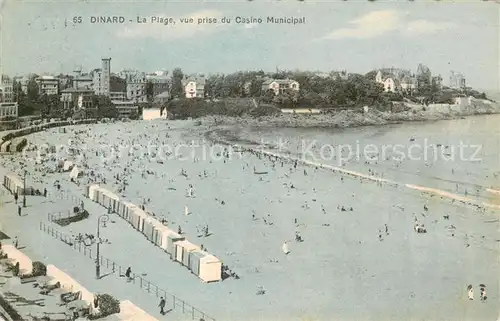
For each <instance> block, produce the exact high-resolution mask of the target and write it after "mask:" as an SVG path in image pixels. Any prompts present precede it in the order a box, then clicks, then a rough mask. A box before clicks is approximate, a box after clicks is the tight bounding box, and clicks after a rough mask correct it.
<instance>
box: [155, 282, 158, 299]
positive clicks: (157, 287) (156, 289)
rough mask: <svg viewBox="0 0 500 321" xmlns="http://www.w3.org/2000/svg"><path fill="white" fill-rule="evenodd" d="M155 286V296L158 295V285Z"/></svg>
mask: <svg viewBox="0 0 500 321" xmlns="http://www.w3.org/2000/svg"><path fill="white" fill-rule="evenodd" d="M155 287H156V297H158V286H156V285H155Z"/></svg>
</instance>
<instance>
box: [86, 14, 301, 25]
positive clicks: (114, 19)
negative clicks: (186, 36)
mask: <svg viewBox="0 0 500 321" xmlns="http://www.w3.org/2000/svg"><path fill="white" fill-rule="evenodd" d="M90 23H92V24H125V23H140V24H142V23H151V24H163V25H175V24H177V23H179V24H198V25H200V24H229V23H235V24H263V23H267V24H292V25H296V24H305V23H306V17H295V16H286V17H283V16H268V17H252V16H250V17H243V16H236V17H203V18H200V17H197V18H191V17H185V18H173V17H156V16H153V17H141V16H137V17H136V19H135V20H133V19H127V18H125V17H123V16H92V17H90Z"/></svg>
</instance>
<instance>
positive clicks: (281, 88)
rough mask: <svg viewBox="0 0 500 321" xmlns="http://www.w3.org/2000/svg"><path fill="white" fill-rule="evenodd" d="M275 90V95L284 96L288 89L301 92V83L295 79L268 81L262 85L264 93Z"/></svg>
mask: <svg viewBox="0 0 500 321" xmlns="http://www.w3.org/2000/svg"><path fill="white" fill-rule="evenodd" d="M270 89H271V90H273V91H274V94H275V95H278V94H282V93H283V92H285V91H286V90H287V89H291V90H295V91H299V89H300V87H299V83H298V82H297V81H295V80H293V79H268V80H266V81H264V82H263V83H262V92H267V91H268V90H270Z"/></svg>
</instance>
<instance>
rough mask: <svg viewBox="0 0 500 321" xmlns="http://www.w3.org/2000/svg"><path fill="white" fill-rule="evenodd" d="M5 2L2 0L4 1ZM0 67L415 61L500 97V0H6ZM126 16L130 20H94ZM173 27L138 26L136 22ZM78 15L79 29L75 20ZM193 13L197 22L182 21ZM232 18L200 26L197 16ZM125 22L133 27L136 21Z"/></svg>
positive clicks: (210, 67) (50, 69)
mask: <svg viewBox="0 0 500 321" xmlns="http://www.w3.org/2000/svg"><path fill="white" fill-rule="evenodd" d="M1 2H2V0H0V3H1ZM1 8H2V9H1V10H2V23H1V29H0V30H1V34H2V41H1V55H0V57H1V61H0V62H1V66H2V69H3V72H4V73H5V74H8V75H11V76H14V75H21V74H27V73H57V74H58V73H61V72H62V73H70V72H71V71H72V70H74V69H75V67H77V66H81V67H82V68H83V70H84V71H90V70H91V69H94V68H99V67H100V59H101V58H103V57H111V58H112V60H111V69H112V72H119V71H120V70H122V69H125V68H130V69H138V70H142V71H146V72H153V71H157V70H172V69H173V68H175V67H180V68H182V69H183V71H184V72H185V73H195V72H200V73H205V74H208V73H212V72H223V73H230V72H235V71H238V70H261V69H262V70H264V71H274V70H276V68H279V69H301V70H318V71H331V70H341V69H346V70H347V71H348V72H354V73H366V72H368V71H370V70H373V69H377V68H382V67H400V68H405V69H411V70H412V71H414V72H415V71H416V68H417V66H418V64H419V63H423V64H425V65H427V66H428V67H429V68H430V69H431V71H432V73H433V74H435V75H437V74H440V75H442V77H443V79H444V84H445V85H446V84H447V83H448V80H449V74H450V71H451V70H454V71H457V72H461V73H463V74H464V75H465V77H466V79H467V83H468V85H470V86H472V87H475V88H480V89H484V90H495V91H498V90H499V76H500V65H499V61H500V60H499V59H500V54H499V52H500V50H499V46H500V41H499V16H500V15H499V13H500V10H499V9H500V4H498V3H495V2H492V1H489V2H484V1H480V0H477V1H472V0H471V1H467V2H456V3H454V2H450V1H440V2H438V1H430V0H428V1H425V0H415V1H411V2H410V1H403V0H394V1H387V0H386V1H376V2H369V1H362V0H356V1H355V0H349V1H335V0H332V1H308V0H305V1H303V2H300V1H296V0H281V1H278V0H254V1H251V2H250V1H246V0H231V1H230V0H225V1H202V0H186V1H174V0H141V1H140V2H138V1H136V2H133V1H99V2H96V1H92V0H78V1H72V0H66V1H62V0H51V1H41V0H38V1H33V0H32V1H23V0H3V6H2V7H1ZM92 16H123V17H125V23H123V24H92V23H90V18H91V17H92ZM138 16H140V17H145V18H146V19H147V20H148V22H149V19H150V17H152V16H158V17H172V18H173V19H174V21H175V24H170V25H163V24H159V23H157V24H153V23H145V24H138V23H137V22H136V20H137V17H138ZM237 16H239V17H247V18H251V17H255V18H258V17H261V18H263V20H264V22H265V21H266V18H267V17H268V16H273V17H305V21H306V22H305V23H304V24H296V25H291V24H281V25H278V24H267V23H262V24H244V23H240V24H237V23H235V17H237ZM74 17H82V23H73V18H74ZM189 17H192V18H194V20H195V23H194V24H185V23H181V21H180V18H189ZM205 17H206V18H217V19H219V20H220V19H221V18H222V17H226V18H230V19H231V23H229V24H226V23H217V24H200V25H198V24H197V21H198V18H205ZM129 20H132V22H130V21H129Z"/></svg>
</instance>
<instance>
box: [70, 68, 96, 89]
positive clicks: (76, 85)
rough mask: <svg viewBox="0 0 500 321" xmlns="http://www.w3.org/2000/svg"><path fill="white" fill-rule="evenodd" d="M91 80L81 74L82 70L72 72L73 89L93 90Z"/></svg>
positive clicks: (89, 76)
mask: <svg viewBox="0 0 500 321" xmlns="http://www.w3.org/2000/svg"><path fill="white" fill-rule="evenodd" d="M92 84H93V79H92V76H91V75H89V74H82V70H81V69H78V70H75V71H74V75H73V89H87V90H88V89H93V87H92Z"/></svg>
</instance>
